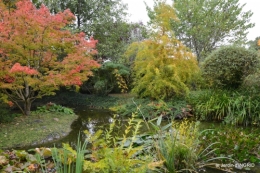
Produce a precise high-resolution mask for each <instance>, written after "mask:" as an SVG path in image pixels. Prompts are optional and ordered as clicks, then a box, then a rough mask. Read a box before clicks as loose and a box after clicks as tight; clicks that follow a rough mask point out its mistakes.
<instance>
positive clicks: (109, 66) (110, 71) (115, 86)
mask: <svg viewBox="0 0 260 173" xmlns="http://www.w3.org/2000/svg"><path fill="white" fill-rule="evenodd" d="M129 78H130V69H129V68H128V67H126V66H124V65H123V64H117V63H113V62H105V63H103V64H102V66H101V67H100V68H99V69H96V70H95V71H94V75H93V77H91V78H90V79H89V80H88V81H87V82H85V83H84V84H83V85H82V86H81V90H80V91H81V92H83V93H91V94H97V95H102V96H104V95H108V94H109V93H111V92H112V91H113V92H117V93H120V92H121V91H123V92H126V91H127V89H128V84H129V80H130V79H129Z"/></svg>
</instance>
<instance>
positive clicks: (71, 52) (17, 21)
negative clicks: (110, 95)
mask: <svg viewBox="0 0 260 173" xmlns="http://www.w3.org/2000/svg"><path fill="white" fill-rule="evenodd" d="M74 19H75V17H74V15H73V14H72V13H71V12H70V11H69V10H65V11H64V12H60V13H58V14H55V15H54V14H51V13H50V11H49V10H48V8H47V7H45V6H44V5H42V6H41V7H40V8H39V9H37V8H36V7H35V6H34V5H33V4H32V2H31V1H30V0H21V1H19V2H17V3H16V9H14V10H12V11H11V12H10V11H9V10H7V9H6V8H4V6H3V5H0V69H1V71H0V89H1V91H2V92H3V93H4V94H5V95H7V96H8V100H9V102H8V103H9V105H10V101H12V102H13V103H14V104H15V105H17V106H18V107H19V108H20V110H21V111H22V112H23V114H25V115H30V109H31V104H32V102H33V101H34V100H35V99H36V98H40V97H42V96H45V95H51V94H54V91H55V90H58V89H59V87H60V86H70V85H81V84H82V81H85V80H87V79H88V77H89V76H90V75H92V72H91V69H93V68H97V67H99V64H98V63H97V62H96V61H94V60H93V59H92V55H93V54H96V50H95V45H96V43H97V40H94V39H93V38H90V39H89V40H86V38H85V34H84V33H75V34H73V33H72V32H71V31H69V30H68V29H66V26H67V25H68V24H72V23H73V21H74Z"/></svg>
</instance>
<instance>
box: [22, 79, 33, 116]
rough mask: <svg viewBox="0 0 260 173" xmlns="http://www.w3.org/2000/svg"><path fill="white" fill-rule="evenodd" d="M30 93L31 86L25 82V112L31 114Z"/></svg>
mask: <svg viewBox="0 0 260 173" xmlns="http://www.w3.org/2000/svg"><path fill="white" fill-rule="evenodd" d="M29 95H30V87H29V85H28V83H27V82H25V83H24V114H25V115H30V114H31V105H32V101H31V99H30V98H29Z"/></svg>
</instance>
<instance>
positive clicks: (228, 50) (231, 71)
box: [202, 46, 259, 89]
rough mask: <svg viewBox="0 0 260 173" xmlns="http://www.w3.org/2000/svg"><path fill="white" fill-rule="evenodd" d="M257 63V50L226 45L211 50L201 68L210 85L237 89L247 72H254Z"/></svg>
mask: <svg viewBox="0 0 260 173" xmlns="http://www.w3.org/2000/svg"><path fill="white" fill-rule="evenodd" d="M258 64H259V57H258V54H257V52H255V51H249V50H247V49H246V48H242V47H235V46H227V47H222V48H219V49H217V50H216V51H214V52H212V53H211V54H210V55H209V56H208V57H207V58H206V60H205V61H204V63H203V65H202V70H203V75H204V77H205V78H206V79H207V80H208V81H209V83H210V84H211V85H212V86H215V87H218V88H227V89H232V88H235V89H237V88H239V87H240V86H241V84H242V83H243V81H244V79H245V78H246V77H247V76H248V75H249V74H253V73H254V71H255V70H256V68H257V66H258Z"/></svg>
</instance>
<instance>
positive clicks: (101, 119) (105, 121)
mask: <svg viewBox="0 0 260 173" xmlns="http://www.w3.org/2000/svg"><path fill="white" fill-rule="evenodd" d="M75 113H76V114H77V115H79V117H78V119H77V120H75V121H74V122H73V123H72V125H71V128H72V130H71V132H70V133H69V134H68V135H66V136H65V137H62V138H60V139H58V140H54V139H55V138H56V136H57V135H59V134H50V135H49V136H47V137H46V139H45V141H44V143H41V144H37V143H34V144H32V145H31V146H26V147H22V148H16V149H23V150H28V149H32V148H36V147H53V146H56V147H62V143H68V144H70V145H71V146H75V145H76V143H77V140H78V135H79V133H80V134H84V133H83V131H85V130H88V131H89V132H90V133H92V134H94V133H95V132H96V131H97V130H99V129H102V130H106V129H107V128H108V127H109V125H110V124H111V123H112V122H113V121H114V119H119V117H120V116H116V115H114V114H113V113H112V112H111V111H110V110H105V109H82V108H77V109H75ZM120 122H121V127H122V125H123V126H124V125H126V123H127V120H124V119H120ZM164 123H165V124H167V123H168V122H164ZM211 125H212V123H205V122H203V123H201V126H202V127H203V128H207V127H212V126H211ZM214 125H215V126H218V124H214ZM122 132H123V130H122V129H120V128H118V129H117V128H116V130H115V133H116V134H117V135H119V136H120V134H122ZM140 132H141V133H145V132H147V128H146V127H145V125H143V126H142V128H141V129H140ZM243 164H244V163H243ZM219 166H221V167H225V166H226V167H232V166H234V165H232V164H231V165H219ZM204 171H205V172H206V173H223V171H219V170H216V169H209V168H208V169H206V170H204ZM236 172H237V173H260V165H257V164H254V167H253V168H252V169H251V170H250V171H239V170H237V171H236Z"/></svg>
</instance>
